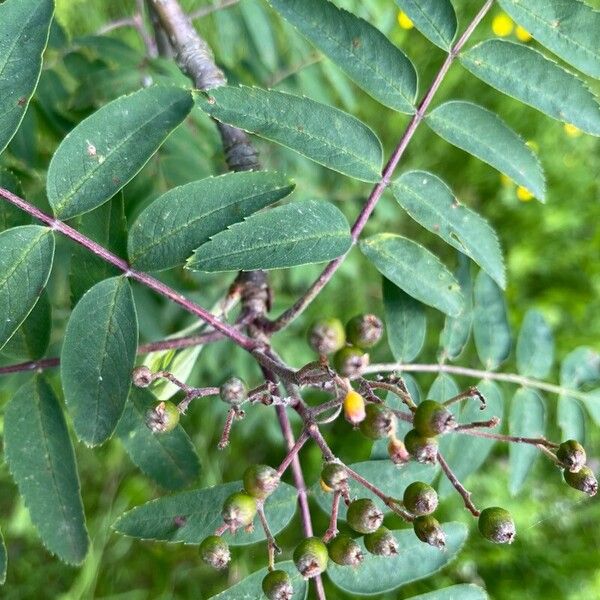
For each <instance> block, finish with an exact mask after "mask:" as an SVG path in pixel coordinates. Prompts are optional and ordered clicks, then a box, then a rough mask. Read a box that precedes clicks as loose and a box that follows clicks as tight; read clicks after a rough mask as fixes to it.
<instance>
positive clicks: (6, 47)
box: [0, 0, 54, 153]
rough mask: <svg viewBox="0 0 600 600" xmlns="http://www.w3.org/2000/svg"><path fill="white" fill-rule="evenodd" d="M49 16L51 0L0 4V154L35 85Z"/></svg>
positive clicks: (9, 138) (27, 104)
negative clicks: (0, 29)
mask: <svg viewBox="0 0 600 600" xmlns="http://www.w3.org/2000/svg"><path fill="white" fill-rule="evenodd" d="M53 13H54V2H53V1H52V0H8V1H7V2H4V3H3V4H1V5H0V23H2V31H1V32H0V117H1V118H0V153H1V152H2V151H3V150H4V148H6V146H7V145H8V142H10V140H11V138H12V137H13V135H14V134H15V132H16V131H17V129H18V128H19V125H20V124H21V121H22V119H23V117H24V116H25V111H26V110H27V107H28V106H29V100H30V99H31V96H32V95H33V92H34V90H35V87H36V85H37V82H38V79H39V77H40V72H41V70H42V54H43V53H44V49H45V48H46V44H47V42H48V32H49V31H50V23H51V22H52V15H53Z"/></svg>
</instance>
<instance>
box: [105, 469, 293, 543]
mask: <svg viewBox="0 0 600 600" xmlns="http://www.w3.org/2000/svg"><path fill="white" fill-rule="evenodd" d="M242 487H243V485H242V482H241V481H232V482H231V483H224V484H222V485H217V486H214V487H211V488H204V489H196V490H190V491H187V492H179V493H177V494H173V495H171V496H165V497H163V498H158V499H157V500H151V501H150V502H146V504H142V505H141V506H137V507H135V508H133V509H132V510H130V511H128V512H126V513H125V514H124V515H122V516H121V517H120V518H119V519H118V520H117V521H116V523H115V524H114V525H113V528H114V529H115V530H116V531H117V532H118V533H122V534H124V535H128V536H130V537H135V538H141V539H144V540H159V541H164V542H183V543H184V544H199V543H200V542H201V541H202V540H203V539H204V538H205V537H206V536H207V535H212V534H213V533H214V532H215V529H217V527H219V526H220V525H222V523H223V520H222V518H221V507H222V505H223V502H224V501H225V498H227V497H228V496H229V495H230V494H233V493H234V492H238V491H240V490H241V489H242ZM295 512H296V489H295V488H293V487H292V486H291V485H288V484H287V483H283V482H282V483H280V484H279V487H278V488H277V489H276V490H275V492H273V494H272V495H271V496H269V498H268V499H267V501H266V502H265V513H266V516H267V521H268V522H269V526H270V528H271V531H272V533H273V535H276V534H277V533H279V532H280V531H281V530H282V529H283V528H284V527H285V526H286V525H287V524H288V523H289V522H290V520H291V518H292V517H293V516H294V513H295ZM256 525H257V526H256V527H255V528H254V531H253V532H251V533H246V532H245V531H244V530H243V528H242V529H239V530H238V531H237V532H236V533H235V534H231V533H227V534H225V539H226V540H227V542H228V543H229V544H230V545H232V546H243V545H246V544H253V543H255V542H259V541H261V540H264V539H265V534H264V531H263V529H262V527H260V524H259V523H258V518H257V519H256Z"/></svg>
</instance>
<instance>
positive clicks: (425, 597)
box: [408, 583, 489, 600]
mask: <svg viewBox="0 0 600 600" xmlns="http://www.w3.org/2000/svg"><path fill="white" fill-rule="evenodd" d="M487 598H489V596H488V595H487V593H486V591H485V590H484V589H483V588H480V587H479V586H478V585H473V584H472V583H461V584H458V585H451V586H450V587H447V588H442V589H441V590H436V591H435V592H428V593H427V594H419V595H418V596H411V597H410V598H408V600H487Z"/></svg>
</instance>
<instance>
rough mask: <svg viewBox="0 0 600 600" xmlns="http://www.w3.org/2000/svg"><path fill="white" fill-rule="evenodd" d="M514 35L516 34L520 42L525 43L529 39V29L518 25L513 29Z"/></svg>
mask: <svg viewBox="0 0 600 600" xmlns="http://www.w3.org/2000/svg"><path fill="white" fill-rule="evenodd" d="M515 35H516V36H517V39H518V40H519V41H521V42H525V43H527V42H529V41H531V34H530V33H529V31H527V29H525V28H524V27H521V26H520V25H519V26H517V28H516V29H515Z"/></svg>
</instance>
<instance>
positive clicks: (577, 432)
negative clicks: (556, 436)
mask: <svg viewBox="0 0 600 600" xmlns="http://www.w3.org/2000/svg"><path fill="white" fill-rule="evenodd" d="M584 404H586V405H588V403H587V402H584ZM590 414H591V415H592V417H594V416H595V415H594V413H593V411H592V410H590ZM556 421H557V423H558V426H559V427H560V431H561V434H562V435H561V439H563V440H579V441H580V442H581V443H582V444H583V443H584V440H585V414H584V412H583V408H582V407H581V404H580V403H579V401H578V400H577V399H576V398H572V397H571V396H567V395H561V396H559V398H558V405H557V407H556Z"/></svg>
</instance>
